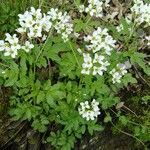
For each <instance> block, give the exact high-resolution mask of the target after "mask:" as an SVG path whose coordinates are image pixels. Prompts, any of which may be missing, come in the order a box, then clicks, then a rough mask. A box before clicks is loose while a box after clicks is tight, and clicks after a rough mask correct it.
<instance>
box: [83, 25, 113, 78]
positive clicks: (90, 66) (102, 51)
mask: <svg viewBox="0 0 150 150" xmlns="http://www.w3.org/2000/svg"><path fill="white" fill-rule="evenodd" d="M84 40H85V42H88V44H87V45H86V48H87V50H88V51H89V52H91V53H92V54H90V53H83V60H84V62H83V64H82V71H81V73H82V74H88V75H89V74H91V73H92V74H93V75H96V74H99V75H100V76H102V75H103V73H104V71H107V66H109V65H110V63H109V62H108V61H107V59H106V55H111V51H112V50H113V48H115V42H116V41H115V40H113V38H112V37H111V36H110V35H109V34H108V30H107V29H102V28H100V27H98V29H97V30H96V31H94V32H93V34H92V35H88V36H86V37H84Z"/></svg>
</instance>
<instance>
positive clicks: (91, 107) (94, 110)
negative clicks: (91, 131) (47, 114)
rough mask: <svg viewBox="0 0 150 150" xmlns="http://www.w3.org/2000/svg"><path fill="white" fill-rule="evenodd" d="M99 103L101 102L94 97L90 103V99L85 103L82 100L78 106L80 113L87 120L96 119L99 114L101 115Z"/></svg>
mask: <svg viewBox="0 0 150 150" xmlns="http://www.w3.org/2000/svg"><path fill="white" fill-rule="evenodd" d="M98 105H99V102H97V101H96V100H95V99H93V101H92V102H91V103H90V104H89V102H88V101H85V102H84V103H83V102H82V103H80V107H79V108H78V111H79V114H80V115H81V116H82V117H83V118H85V119H86V120H87V121H89V120H94V119H95V118H97V116H98V115H100V109H99V107H98Z"/></svg>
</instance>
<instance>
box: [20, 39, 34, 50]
mask: <svg viewBox="0 0 150 150" xmlns="http://www.w3.org/2000/svg"><path fill="white" fill-rule="evenodd" d="M32 48H34V45H33V44H31V43H30V42H29V41H26V42H25V45H24V46H22V49H23V50H24V51H26V52H29V51H30V50H31V49H32Z"/></svg>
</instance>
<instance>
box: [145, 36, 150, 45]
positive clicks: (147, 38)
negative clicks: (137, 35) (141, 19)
mask: <svg viewBox="0 0 150 150" xmlns="http://www.w3.org/2000/svg"><path fill="white" fill-rule="evenodd" d="M145 39H146V40H147V41H148V43H147V45H148V46H150V36H146V37H145Z"/></svg>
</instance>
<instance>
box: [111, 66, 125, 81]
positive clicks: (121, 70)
mask: <svg viewBox="0 0 150 150" xmlns="http://www.w3.org/2000/svg"><path fill="white" fill-rule="evenodd" d="M126 69H127V66H126V65H125V64H117V66H116V68H114V69H113V70H112V71H110V74H111V75H112V82H113V83H120V82H121V78H122V77H123V76H124V75H125V74H126V73H127V70H126Z"/></svg>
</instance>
